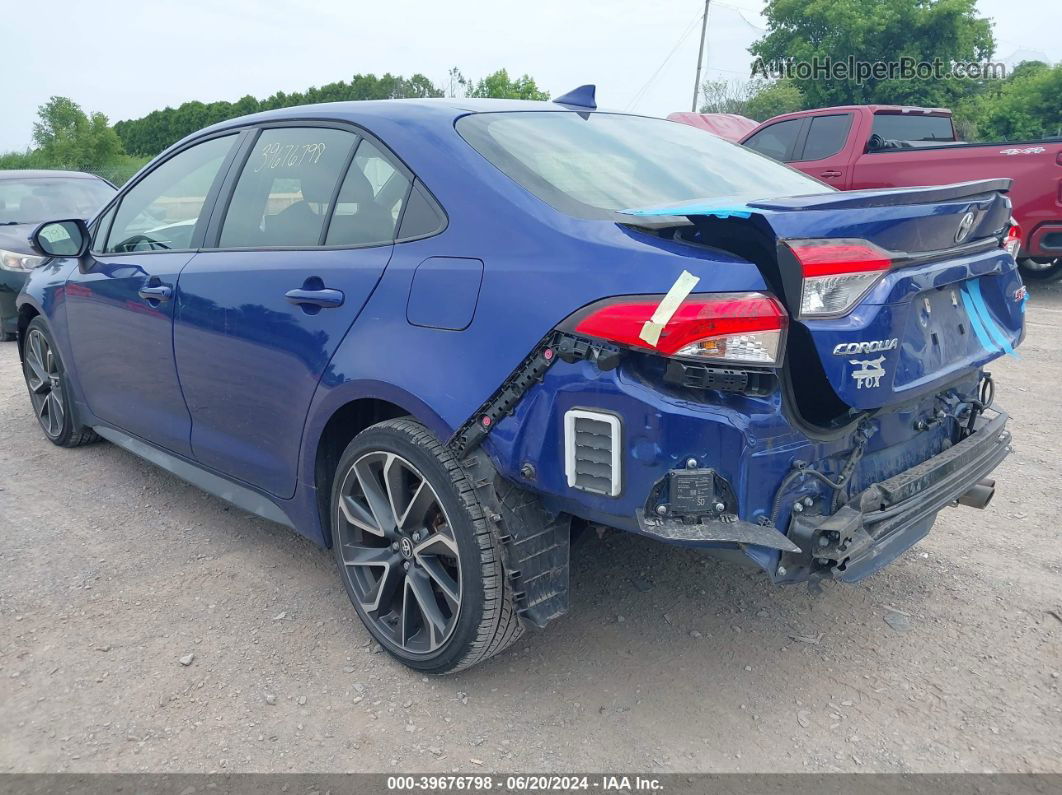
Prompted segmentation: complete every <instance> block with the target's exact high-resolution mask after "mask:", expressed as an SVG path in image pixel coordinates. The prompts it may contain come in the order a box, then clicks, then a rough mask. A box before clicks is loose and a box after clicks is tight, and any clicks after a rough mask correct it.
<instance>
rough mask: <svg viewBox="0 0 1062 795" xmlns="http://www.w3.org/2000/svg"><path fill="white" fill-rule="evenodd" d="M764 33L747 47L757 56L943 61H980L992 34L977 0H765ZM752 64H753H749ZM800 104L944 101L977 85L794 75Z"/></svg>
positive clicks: (992, 44) (956, 81)
mask: <svg viewBox="0 0 1062 795" xmlns="http://www.w3.org/2000/svg"><path fill="white" fill-rule="evenodd" d="M765 14H766V17H767V33H766V34H765V35H764V37H763V38H761V39H760V40H759V41H757V42H756V43H755V44H753V45H752V47H751V48H750V52H751V53H752V55H753V56H755V57H756V58H757V59H762V60H763V62H765V63H770V62H772V61H778V62H782V61H786V60H792V61H795V62H813V61H814V60H815V59H818V60H819V61H820V62H824V61H825V59H826V58H829V59H830V60H832V61H833V62H838V61H844V60H845V59H847V58H848V57H849V56H852V57H853V58H855V59H856V60H858V61H867V62H875V61H884V62H898V61H899V60H900V59H901V58H911V59H913V60H914V61H915V62H933V61H934V60H935V59H938V58H939V59H940V61H941V62H942V63H943V64H945V65H948V64H951V63H953V62H958V61H984V60H987V59H988V58H990V57H991V56H992V52H993V51H994V49H995V41H994V39H993V37H992V25H991V21H990V20H988V19H985V18H982V17H980V16H978V12H977V0H812V1H811V2H808V0H768V3H767V7H766V9H765ZM758 63H759V61H757V62H756V63H754V65H753V66H754V68H755V67H756V65H757V64H758ZM795 83H796V85H797V87H798V88H799V89H800V91H801V92H802V93H803V95H804V97H805V101H806V103H807V107H821V106H827V105H844V104H859V103H871V102H877V103H894V104H902V105H930V106H950V105H952V104H955V103H956V102H957V101H959V100H961V99H963V98H965V97H967V96H969V95H970V94H972V93H976V92H977V91H979V90H980V89H981V88H982V87H983V84H981V83H979V82H978V81H973V80H959V79H950V80H936V79H929V80H925V79H902V78H899V77H896V78H892V79H889V78H887V77H886V78H884V79H876V78H874V77H870V78H868V79H867V80H865V81H864V82H862V83H861V82H859V81H858V80H857V79H856V78H855V77H854V76H849V77H848V78H847V79H844V80H834V79H823V78H820V77H814V76H812V77H809V78H808V79H797V80H795Z"/></svg>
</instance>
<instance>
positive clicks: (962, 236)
mask: <svg viewBox="0 0 1062 795" xmlns="http://www.w3.org/2000/svg"><path fill="white" fill-rule="evenodd" d="M976 217H977V216H975V215H974V214H973V213H972V212H969V213H966V215H964V216H963V217H962V220H961V221H959V228H958V229H956V230H955V242H956V243H961V242H963V241H964V240H966V238H968V237H969V236H970V231H971V230H972V229H973V225H974V218H976Z"/></svg>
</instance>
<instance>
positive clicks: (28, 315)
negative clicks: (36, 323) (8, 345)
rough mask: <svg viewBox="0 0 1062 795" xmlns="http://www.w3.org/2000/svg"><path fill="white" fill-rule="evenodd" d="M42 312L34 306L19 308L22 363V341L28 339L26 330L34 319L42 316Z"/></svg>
mask: <svg viewBox="0 0 1062 795" xmlns="http://www.w3.org/2000/svg"><path fill="white" fill-rule="evenodd" d="M40 314H41V313H40V311H39V310H38V309H37V307H35V306H34V305H33V304H30V303H24V304H22V306H20V307H19V308H18V342H17V343H16V345H18V360H19V361H20V362H21V361H22V340H24V339H25V338H26V329H27V328H28V327H29V324H30V322H31V321H32V320H33V318H35V317H37V316H38V315H40Z"/></svg>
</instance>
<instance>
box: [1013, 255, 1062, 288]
mask: <svg viewBox="0 0 1062 795" xmlns="http://www.w3.org/2000/svg"><path fill="white" fill-rule="evenodd" d="M1018 267H1019V268H1021V278H1022V279H1023V280H1024V281H1026V282H1039V283H1040V284H1045V283H1047V282H1054V281H1058V280H1059V279H1062V257H1055V258H1054V259H1042V258H1037V259H1032V258H1031V257H1026V258H1025V259H1020V260H1018Z"/></svg>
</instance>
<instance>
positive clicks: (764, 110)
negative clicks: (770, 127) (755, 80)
mask: <svg viewBox="0 0 1062 795" xmlns="http://www.w3.org/2000/svg"><path fill="white" fill-rule="evenodd" d="M807 107H809V105H808V104H807V100H806V99H805V98H804V93H803V92H802V91H801V90H800V87H799V86H798V85H797V84H796V83H795V82H794V81H792V80H788V79H782V80H775V81H773V82H769V83H766V84H764V85H760V86H759V89H758V90H757V91H756V92H755V93H754V94H753V95H752V96H751V97H749V100H748V103H747V104H746V105H745V115H746V116H748V117H749V118H750V119H755V120H756V121H766V120H767V119H769V118H771V117H772V116H779V115H781V114H783V113H792V112H793V111H795V110H803V109H804V108H807Z"/></svg>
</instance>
